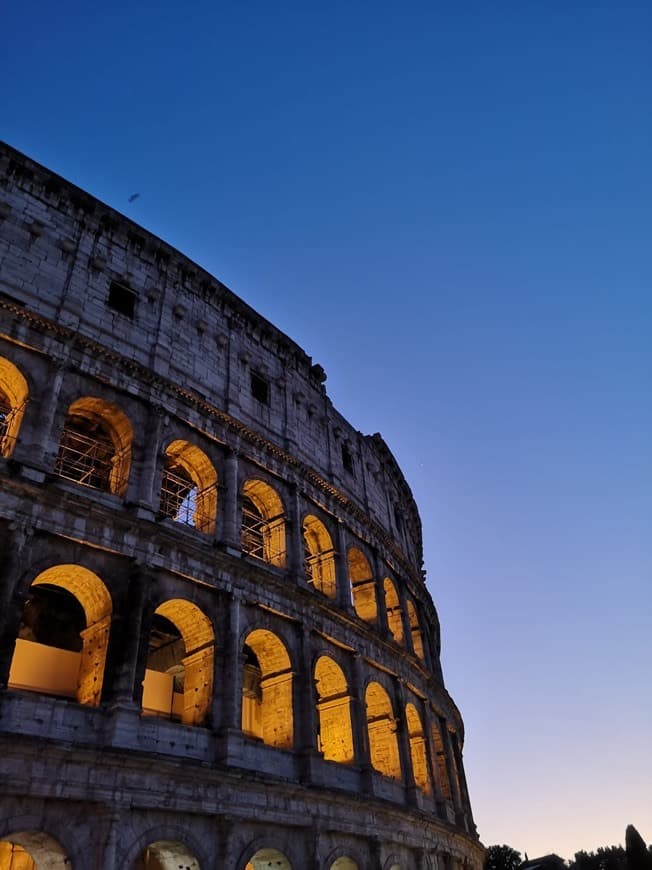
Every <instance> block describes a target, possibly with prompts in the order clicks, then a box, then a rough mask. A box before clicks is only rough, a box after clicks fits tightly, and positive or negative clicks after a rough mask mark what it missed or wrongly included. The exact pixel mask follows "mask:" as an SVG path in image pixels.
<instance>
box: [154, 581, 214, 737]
mask: <svg viewBox="0 0 652 870" xmlns="http://www.w3.org/2000/svg"><path fill="white" fill-rule="evenodd" d="M214 642H215V637H214V633H213V627H212V625H211V623H210V620H209V619H208V617H207V616H205V615H204V614H203V613H202V611H201V610H200V609H199V608H198V607H197V606H196V605H195V604H192V603H191V602H190V601H185V600H184V599H182V598H171V599H169V600H168V601H164V602H163V604H160V605H159V606H158V607H157V608H156V610H155V611H154V620H153V624H152V630H151V631H150V637H149V656H148V660H147V670H146V671H145V679H144V680H143V712H144V713H145V714H146V715H153V716H164V717H167V718H170V719H179V720H181V722H183V724H184V725H201V724H202V723H204V722H205V721H206V718H207V716H208V713H209V710H210V705H211V698H212V694H213V658H214Z"/></svg>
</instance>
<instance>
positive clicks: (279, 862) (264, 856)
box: [244, 849, 292, 870]
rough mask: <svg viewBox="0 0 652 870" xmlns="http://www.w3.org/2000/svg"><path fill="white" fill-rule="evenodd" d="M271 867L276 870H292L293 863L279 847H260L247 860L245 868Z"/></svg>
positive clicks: (248, 869) (259, 868)
mask: <svg viewBox="0 0 652 870" xmlns="http://www.w3.org/2000/svg"><path fill="white" fill-rule="evenodd" d="M270 867H273V868H274V870H292V865H291V864H290V862H289V861H288V859H287V858H286V857H285V855H284V854H283V852H279V851H278V849H258V851H257V852H256V854H255V855H252V856H251V858H250V859H249V860H248V861H247V863H246V864H245V866H244V870H269V868H270Z"/></svg>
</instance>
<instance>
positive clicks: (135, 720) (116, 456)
mask: <svg viewBox="0 0 652 870" xmlns="http://www.w3.org/2000/svg"><path fill="white" fill-rule="evenodd" d="M0 185H1V186H0V345H1V346H0V483H1V486H0V545H1V547H2V554H3V558H2V561H1V562H0V870H32V868H51V870H56V868H64V867H65V868H72V870H116V868H119V870H124V868H127V870H130V868H138V870H144V868H149V870H179V868H181V870H197V868H202V870H209V868H218V870H262V868H266V870H267V868H274V870H480V867H481V864H482V855H483V849H482V846H481V845H480V843H479V840H478V837H477V834H476V830H475V826H474V823H473V818H472V815H471V806H470V803H469V796H468V792H467V787H466V782H465V777H464V768H463V764H462V745H463V738H464V732H463V724H462V719H461V717H460V714H459V711H458V709H457V707H456V706H455V704H454V702H453V700H452V699H451V697H450V696H449V694H448V693H447V691H446V689H445V687H444V682H443V678H442V673H441V667H440V661H439V653H440V648H439V624H438V621H437V614H436V612H435V608H434V605H433V603H432V600H431V598H430V596H429V594H428V592H427V590H426V587H425V585H424V578H423V574H422V571H421V565H422V549H421V524H420V520H419V515H418V513H417V509H416V506H415V504H414V501H413V498H412V494H411V492H410V489H409V487H408V485H407V483H406V482H405V480H404V478H403V475H402V474H401V471H400V469H399V467H398V465H397V464H396V461H395V460H394V458H393V456H392V454H391V452H390V451H389V449H388V447H387V446H386V444H385V442H384V441H383V439H382V438H381V436H380V435H378V434H376V435H362V434H361V433H360V432H357V431H356V430H355V429H353V428H352V427H351V426H350V425H349V423H347V421H346V420H345V419H343V417H342V416H341V415H340V414H338V412H337V411H336V410H335V408H334V407H333V406H332V404H331V402H330V399H329V398H328V396H327V394H326V390H325V386H324V383H325V380H326V375H325V373H324V370H323V369H322V368H321V366H319V365H316V364H314V363H313V362H312V360H311V358H310V357H309V356H307V355H306V353H305V352H304V351H303V350H302V349H301V348H300V347H298V346H297V345H296V344H295V343H294V342H293V341H292V340H291V339H289V338H288V337H287V336H286V335H284V334H283V333H282V332H280V331H279V330H278V329H277V328H276V327H275V326H273V325H272V324H271V323H269V322H267V321H266V320H265V319H264V318H262V317H261V316H260V315H259V314H257V313H256V312H255V311H253V310H252V309H251V308H250V307H249V306H247V305H246V304H245V303H244V302H243V301H242V300H241V299H239V298H238V297H237V296H235V295H234V294H233V293H232V292H231V291H230V290H228V289H227V288H226V287H225V286H224V285H223V284H221V283H220V282H219V281H218V280H216V279H215V278H213V277H211V276H210V275H208V274H207V273H206V272H204V271H203V270H202V269H201V268H199V267H198V266H197V265H196V264H194V263H192V262H191V261H190V260H188V259H187V258H186V257H184V256H183V255H182V254H180V253H179V252H178V251H175V250H174V249H173V248H171V247H170V246H169V245H167V244H166V243H165V242H162V241H161V240H160V239H158V238H156V237H155V236H152V235H151V234H150V233H148V232H147V231H145V230H144V229H142V228H141V227H139V226H137V225H136V224H134V223H132V222H131V221H130V220H128V219H127V218H125V217H123V216H122V215H120V214H118V213H117V212H115V211H113V210H112V209H110V208H108V207H107V206H105V205H103V204H102V203H100V202H98V201H97V200H96V199H93V197H92V196H90V195H89V194H87V193H85V192H83V191H81V190H79V189H78V188H76V187H74V186H73V185H72V184H70V183H69V182H67V181H65V180H64V179H62V178H60V177H58V176H57V175H55V174H54V173H52V172H50V171H48V170H47V169H45V168H44V167H42V166H39V165H38V164H36V163H35V162H34V161H32V160H30V159H28V158H27V157H25V156H24V155H22V154H20V153H18V152H16V151H15V150H13V149H12V148H10V147H8V146H6V145H2V146H1V147H0Z"/></svg>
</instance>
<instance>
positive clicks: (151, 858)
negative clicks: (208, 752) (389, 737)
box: [0, 736, 483, 870]
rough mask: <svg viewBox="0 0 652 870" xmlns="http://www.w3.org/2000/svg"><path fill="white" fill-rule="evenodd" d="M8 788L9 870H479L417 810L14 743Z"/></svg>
mask: <svg viewBox="0 0 652 870" xmlns="http://www.w3.org/2000/svg"><path fill="white" fill-rule="evenodd" d="M44 749H45V751H43V750H44ZM39 750H40V751H39ZM0 781H2V782H3V788H2V791H1V792H0V870H39V868H41V867H49V868H55V870H64V868H67V870H117V868H121V870H179V868H182V870H209V868H210V870H213V868H222V870H262V868H265V870H267V868H268V867H270V866H271V867H274V868H276V870H480V867H481V865H482V859H483V849H482V846H481V845H480V844H479V843H478V841H477V840H476V839H475V838H473V837H470V836H468V835H466V834H464V833H463V832H460V831H457V830H454V829H453V828H452V827H451V826H449V825H445V824H441V823H436V822H433V821H432V820H431V819H428V818H426V817H424V815H423V814H421V813H419V812H418V811H407V810H397V809H396V808H392V807H391V806H388V805H386V804H384V803H383V802H379V801H374V800H369V799H365V798H355V797H353V796H345V795H342V794H341V793H338V792H337V791H331V790H324V789H314V788H307V787H303V788H302V787H297V785H296V784H290V783H286V784H283V783H278V782H271V781H266V779H265V778H264V777H263V776H261V775H260V774H258V775H251V776H249V777H246V776H242V775H240V776H235V775H234V774H233V773H230V772H228V771H227V772H225V771H213V770H207V769H206V768H205V767H203V766H199V765H194V764H189V763H184V762H182V761H179V762H171V761H167V760H165V759H160V760H157V761H156V762H154V761H153V760H152V759H151V758H147V757H145V756H138V755H136V754H133V755H131V754H125V753H117V752H113V751H108V752H107V751H105V752H89V751H87V750H83V749H71V748H69V747H65V746H62V745H58V744H57V743H56V742H55V743H51V744H45V746H44V744H43V743H42V742H40V741H39V742H37V741H30V740H25V739H22V740H20V739H18V738H11V737H6V736H5V737H2V738H0Z"/></svg>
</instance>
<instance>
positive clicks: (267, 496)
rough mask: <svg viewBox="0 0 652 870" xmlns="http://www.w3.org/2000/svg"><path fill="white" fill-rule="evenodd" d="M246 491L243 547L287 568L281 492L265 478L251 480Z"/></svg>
mask: <svg viewBox="0 0 652 870" xmlns="http://www.w3.org/2000/svg"><path fill="white" fill-rule="evenodd" d="M242 495H243V506H242V534H241V542H242V549H243V550H244V551H245V553H247V555H249V556H254V557H255V558H256V559H260V560H261V561H263V562H267V563H268V564H269V565H276V567H277V568H285V549H286V544H285V511H284V508H283V502H282V501H281V499H280V497H279V495H278V493H277V492H276V490H275V489H273V488H272V487H271V486H270V485H269V484H268V483H265V482H264V481H262V480H247V481H246V482H245V484H244V485H243V487H242Z"/></svg>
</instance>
